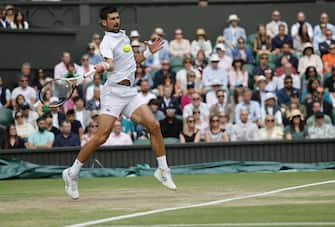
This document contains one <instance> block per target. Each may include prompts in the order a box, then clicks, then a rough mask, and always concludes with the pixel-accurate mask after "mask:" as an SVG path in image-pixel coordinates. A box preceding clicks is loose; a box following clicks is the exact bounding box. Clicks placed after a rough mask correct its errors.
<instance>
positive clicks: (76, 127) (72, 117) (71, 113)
mask: <svg viewBox="0 0 335 227" xmlns="http://www.w3.org/2000/svg"><path fill="white" fill-rule="evenodd" d="M66 120H67V121H69V122H70V123H71V132H73V133H75V134H77V135H78V136H79V138H81V137H82V136H83V134H84V129H83V127H82V125H81V123H80V121H78V120H76V112H75V110H74V109H70V110H68V111H67V112H66Z"/></svg>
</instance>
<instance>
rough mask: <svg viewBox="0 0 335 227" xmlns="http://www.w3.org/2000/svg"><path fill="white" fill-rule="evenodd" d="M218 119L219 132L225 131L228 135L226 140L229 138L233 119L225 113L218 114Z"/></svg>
mask: <svg viewBox="0 0 335 227" xmlns="http://www.w3.org/2000/svg"><path fill="white" fill-rule="evenodd" d="M219 118H220V128H221V130H223V129H224V130H225V131H226V132H227V134H228V138H230V137H231V134H232V132H233V124H232V122H233V119H234V118H233V117H232V118H230V117H229V115H228V114H226V113H225V112H221V113H220V114H219Z"/></svg>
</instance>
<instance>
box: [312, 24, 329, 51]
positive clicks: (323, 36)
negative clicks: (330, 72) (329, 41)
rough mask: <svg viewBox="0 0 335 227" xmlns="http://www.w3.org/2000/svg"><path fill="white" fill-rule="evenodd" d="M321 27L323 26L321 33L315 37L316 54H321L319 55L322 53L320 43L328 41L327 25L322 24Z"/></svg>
mask: <svg viewBox="0 0 335 227" xmlns="http://www.w3.org/2000/svg"><path fill="white" fill-rule="evenodd" d="M320 28H321V33H319V34H318V35H315V36H314V39H313V48H314V51H315V53H316V54H319V55H320V50H319V45H320V43H323V42H324V41H326V33H327V25H326V24H320Z"/></svg>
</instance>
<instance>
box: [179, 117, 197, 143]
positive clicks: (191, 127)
mask: <svg viewBox="0 0 335 227" xmlns="http://www.w3.org/2000/svg"><path fill="white" fill-rule="evenodd" d="M184 123H185V125H184V127H183V128H184V129H183V131H182V132H181V133H180V135H179V141H180V143H199V142H200V131H199V129H197V128H196V127H195V119H194V118H193V116H188V117H187V118H186V119H185V122H184Z"/></svg>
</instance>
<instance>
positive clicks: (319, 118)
mask: <svg viewBox="0 0 335 227" xmlns="http://www.w3.org/2000/svg"><path fill="white" fill-rule="evenodd" d="M314 116H315V124H314V125H312V126H311V127H308V137H309V138H311V139H328V138H335V128H334V126H333V125H332V124H328V123H325V120H324V113H322V112H320V111H319V112H316V113H315V114H314Z"/></svg>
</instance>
